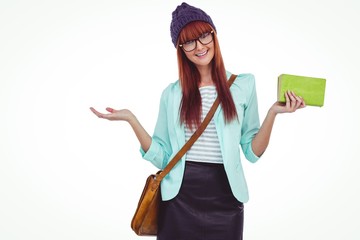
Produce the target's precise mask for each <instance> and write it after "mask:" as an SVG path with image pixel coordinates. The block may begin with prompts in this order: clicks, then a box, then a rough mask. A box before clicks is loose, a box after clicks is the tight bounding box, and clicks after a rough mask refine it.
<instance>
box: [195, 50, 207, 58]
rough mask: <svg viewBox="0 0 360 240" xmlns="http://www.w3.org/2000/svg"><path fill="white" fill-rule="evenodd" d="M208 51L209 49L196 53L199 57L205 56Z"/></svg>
mask: <svg viewBox="0 0 360 240" xmlns="http://www.w3.org/2000/svg"><path fill="white" fill-rule="evenodd" d="M207 53H208V51H207V50H206V51H204V52H201V53H197V54H195V55H196V56H197V57H202V56H205V55H206V54H207Z"/></svg>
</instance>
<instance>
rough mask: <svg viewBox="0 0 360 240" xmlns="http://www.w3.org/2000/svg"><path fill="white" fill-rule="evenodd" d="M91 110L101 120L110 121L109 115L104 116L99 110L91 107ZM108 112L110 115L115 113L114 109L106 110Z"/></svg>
mask: <svg viewBox="0 0 360 240" xmlns="http://www.w3.org/2000/svg"><path fill="white" fill-rule="evenodd" d="M90 110H91V111H92V112H93V113H94V114H95V115H96V116H97V117H99V118H105V119H109V117H108V115H109V114H103V113H101V112H98V111H97V110H95V108H93V107H91V108H90ZM106 110H107V111H108V112H110V113H112V112H113V111H114V109H112V108H106Z"/></svg>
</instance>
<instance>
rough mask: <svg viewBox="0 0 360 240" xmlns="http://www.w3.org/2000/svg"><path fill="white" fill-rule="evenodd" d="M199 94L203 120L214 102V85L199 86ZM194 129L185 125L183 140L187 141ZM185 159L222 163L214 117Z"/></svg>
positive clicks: (215, 94)
mask: <svg viewBox="0 0 360 240" xmlns="http://www.w3.org/2000/svg"><path fill="white" fill-rule="evenodd" d="M199 90H200V94H201V103H202V114H201V121H203V120H204V118H205V116H206V114H207V113H208V111H209V110H210V108H211V106H212V104H213V103H214V101H215V99H216V97H217V93H216V87H215V86H205V87H201V88H199ZM194 131H195V129H194V130H192V131H191V130H190V129H189V128H188V127H186V126H185V140H186V141H188V140H189V139H190V137H191V135H192V134H193V133H194ZM186 160H187V161H195V162H207V163H223V160H222V155H221V149H220V143H219V139H218V135H217V132H216V128H215V123H214V119H211V121H210V123H209V125H208V126H207V127H206V129H205V130H204V132H203V133H202V134H201V136H200V137H199V138H198V140H197V141H196V142H195V143H194V144H193V145H192V147H191V148H190V149H189V150H188V152H187V153H186Z"/></svg>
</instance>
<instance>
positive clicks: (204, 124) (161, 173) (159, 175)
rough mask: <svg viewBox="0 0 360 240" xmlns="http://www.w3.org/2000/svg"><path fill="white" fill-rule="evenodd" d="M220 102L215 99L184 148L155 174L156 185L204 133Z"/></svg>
mask: <svg viewBox="0 0 360 240" xmlns="http://www.w3.org/2000/svg"><path fill="white" fill-rule="evenodd" d="M236 77H237V75H235V74H232V75H231V77H230V78H229V80H228V82H227V83H228V86H229V87H230V86H231V84H232V83H233V82H234V80H235V79H236ZM219 103H220V100H219V97H217V98H216V99H215V101H214V103H213V105H212V106H211V108H210V110H209V112H208V113H207V115H206V117H205V118H204V121H203V122H202V123H201V124H200V126H199V128H198V129H197V130H196V131H195V132H194V134H193V135H192V136H191V137H190V139H189V140H188V141H187V142H186V143H185V144H184V146H183V147H182V148H181V149H180V150H179V152H178V153H177V154H176V155H175V156H174V157H173V159H172V160H171V161H170V162H169V163H168V165H167V166H166V167H165V168H164V170H162V171H159V172H158V173H157V174H156V182H158V184H159V183H160V182H161V180H162V179H163V178H164V177H165V176H166V175H167V174H168V173H169V172H170V170H171V169H172V168H173V167H174V166H175V165H176V164H177V163H178V162H179V160H180V159H181V158H182V156H183V155H184V154H185V153H186V152H187V151H188V150H189V149H190V147H191V146H192V145H193V144H194V142H196V140H197V139H198V138H199V137H200V135H201V134H202V133H203V132H204V130H205V129H206V127H207V125H208V124H209V122H210V121H211V119H212V117H213V116H214V114H215V111H216V109H217V107H218V106H219Z"/></svg>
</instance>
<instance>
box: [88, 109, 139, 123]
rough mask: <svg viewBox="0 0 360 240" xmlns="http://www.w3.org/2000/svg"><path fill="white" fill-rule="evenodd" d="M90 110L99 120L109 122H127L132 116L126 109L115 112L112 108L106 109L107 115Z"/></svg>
mask: <svg viewBox="0 0 360 240" xmlns="http://www.w3.org/2000/svg"><path fill="white" fill-rule="evenodd" d="M90 110H91V111H92V112H93V113H94V114H95V115H96V116H98V117H99V118H104V119H107V120H110V121H129V120H130V119H131V117H133V116H134V115H133V114H132V112H131V111H130V110H128V109H120V110H115V109H113V108H110V107H107V108H106V111H108V112H109V113H101V112H98V111H97V110H95V108H93V107H91V108H90Z"/></svg>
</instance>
